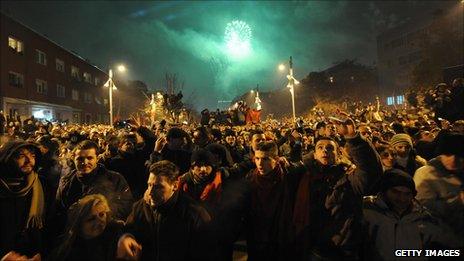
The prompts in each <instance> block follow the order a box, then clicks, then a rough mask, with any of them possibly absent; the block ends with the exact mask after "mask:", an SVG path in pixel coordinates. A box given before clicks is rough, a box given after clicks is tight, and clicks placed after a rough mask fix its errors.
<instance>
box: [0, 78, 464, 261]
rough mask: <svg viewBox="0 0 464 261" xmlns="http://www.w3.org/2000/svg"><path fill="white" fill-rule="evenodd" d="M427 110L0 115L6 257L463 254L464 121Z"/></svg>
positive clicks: (1, 253)
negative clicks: (152, 116) (88, 121)
mask: <svg viewBox="0 0 464 261" xmlns="http://www.w3.org/2000/svg"><path fill="white" fill-rule="evenodd" d="M461 87H462V86H461ZM461 104H464V101H463V102H462V103H461ZM419 107H420V106H416V107H415V108H413V109H400V108H397V109H396V110H387V109H384V108H381V106H380V105H379V104H378V105H373V106H370V107H369V106H368V107H367V108H365V110H363V109H356V110H353V111H351V112H350V111H344V110H343V108H342V107H340V108H339V109H337V110H335V111H331V112H329V111H324V110H323V109H320V108H319V109H316V110H313V111H312V113H310V114H308V115H307V116H305V117H302V118H300V119H298V120H297V121H296V122H293V121H292V120H289V119H283V120H275V119H268V120H266V121H262V122H260V123H258V124H247V125H242V126H230V125H224V124H218V123H216V124H215V123H212V124H211V122H204V124H201V123H200V124H195V123H191V124H169V123H166V122H165V121H162V122H160V123H157V124H154V125H153V126H143V125H142V124H140V121H138V120H135V119H133V120H132V121H128V123H127V124H126V125H125V126H118V127H113V126H108V125H78V124H52V123H42V122H40V121H38V120H36V119H33V118H31V119H28V120H26V121H23V122H21V121H16V120H15V119H14V117H13V119H12V120H11V121H9V120H7V121H3V122H1V123H2V126H1V127H2V129H1V131H2V132H3V135H2V137H1V141H0V142H1V145H0V257H3V258H2V260H30V259H32V260H40V259H43V260H232V259H233V253H234V251H235V250H236V245H235V242H236V241H237V240H245V241H246V253H247V256H248V260H394V259H395V258H397V257H396V256H395V253H396V252H395V251H396V250H398V249H406V250H408V249H409V250H411V249H417V250H424V249H428V250H453V251H454V252H453V253H458V254H459V253H461V256H462V251H461V250H462V248H463V242H464V240H463V239H464V218H463V217H464V185H463V184H464V119H463V118H460V119H454V120H447V119H442V118H441V117H440V119H438V118H437V117H436V115H435V114H434V113H435V111H434V110H433V109H430V110H424V108H419ZM461 113H462V111H461ZM453 115H457V113H455V114H453ZM461 115H462V114H461ZM456 251H457V252H456ZM459 251H461V252H459ZM422 258H423V259H425V257H422Z"/></svg>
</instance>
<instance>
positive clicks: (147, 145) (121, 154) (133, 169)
mask: <svg viewBox="0 0 464 261" xmlns="http://www.w3.org/2000/svg"><path fill="white" fill-rule="evenodd" d="M137 134H139V137H141V138H142V139H143V143H142V145H141V146H139V145H140V144H141V143H140V142H137ZM137 134H135V133H124V134H122V135H121V136H120V137H119V148H118V155H117V156H116V157H114V158H112V159H110V160H109V161H108V165H107V168H108V169H109V170H113V171H116V172H118V173H121V175H123V176H124V178H125V179H126V180H127V183H128V184H129V187H130V188H131V191H132V194H133V195H134V198H135V199H139V198H141V197H142V195H143V192H144V191H145V189H146V180H147V170H146V167H145V161H146V160H147V159H148V158H149V157H150V153H151V152H152V151H153V147H154V141H155V137H154V135H153V134H152V133H151V131H150V130H149V129H147V128H146V127H139V128H138V129H137Z"/></svg>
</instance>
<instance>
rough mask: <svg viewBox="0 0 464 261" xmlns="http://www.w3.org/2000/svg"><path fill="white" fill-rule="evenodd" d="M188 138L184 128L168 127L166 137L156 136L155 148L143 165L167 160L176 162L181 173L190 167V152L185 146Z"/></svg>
mask: <svg viewBox="0 0 464 261" xmlns="http://www.w3.org/2000/svg"><path fill="white" fill-rule="evenodd" d="M189 140H190V136H189V135H188V133H186V132H185V131H184V130H182V129H180V128H176V127H173V128H171V129H169V131H168V133H167V134H166V137H164V136H161V137H158V139H157V140H156V143H155V149H154V151H153V153H152V154H151V155H150V160H148V161H147V162H146V163H145V165H146V166H147V167H149V166H150V165H151V164H153V163H155V162H158V161H161V160H169V161H170V162H172V163H174V164H176V166H177V167H178V168H179V169H180V171H181V173H184V172H186V171H188V169H189V168H190V156H191V152H190V151H189V150H187V149H186V148H185V146H186V145H187V144H188V142H189Z"/></svg>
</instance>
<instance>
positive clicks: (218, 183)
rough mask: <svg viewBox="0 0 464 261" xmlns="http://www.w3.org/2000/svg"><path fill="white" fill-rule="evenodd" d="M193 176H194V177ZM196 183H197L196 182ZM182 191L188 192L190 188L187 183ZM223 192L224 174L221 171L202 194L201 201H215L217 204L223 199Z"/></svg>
mask: <svg viewBox="0 0 464 261" xmlns="http://www.w3.org/2000/svg"><path fill="white" fill-rule="evenodd" d="M192 176H193V175H192ZM194 183H195V182H194ZM182 190H183V191H184V192H188V190H189V187H188V184H187V182H185V183H184V184H183V185H182ZM221 192H222V174H221V171H216V174H215V176H214V179H213V181H211V182H210V183H208V184H207V185H206V186H205V188H204V189H203V191H202V192H201V194H200V200H201V201H210V200H214V201H216V202H218V201H219V199H220V198H221Z"/></svg>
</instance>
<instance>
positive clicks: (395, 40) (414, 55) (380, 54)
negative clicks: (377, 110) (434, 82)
mask: <svg viewBox="0 0 464 261" xmlns="http://www.w3.org/2000/svg"><path fill="white" fill-rule="evenodd" d="M463 6H464V5H463V4H462V3H458V2H456V3H452V5H450V6H449V8H447V9H446V10H441V9H438V10H434V11H433V12H430V13H426V14H423V15H422V16H421V18H420V19H418V20H413V21H409V22H407V23H405V24H402V25H400V26H397V27H395V28H392V29H389V30H387V31H385V32H383V33H382V34H380V35H378V36H377V70H378V78H379V87H380V89H379V90H380V91H381V93H382V94H383V95H387V96H390V95H393V96H396V95H401V94H403V93H404V92H405V90H406V89H407V88H409V87H412V85H413V69H414V68H415V67H417V65H418V64H419V63H420V62H421V61H424V59H430V58H431V53H430V50H428V49H427V50H426V49H424V42H440V41H442V42H450V43H451V41H450V38H454V39H462V37H463V32H464V30H463V22H462V21H463ZM444 27H446V28H444ZM450 27H451V28H450ZM444 31H446V32H449V35H447V36H443V32H444ZM440 38H443V39H440ZM457 42H458V43H457V45H459V44H461V46H453V47H454V48H461V51H460V52H457V53H458V54H459V55H457V56H460V57H448V56H450V55H449V54H448V53H447V51H448V50H446V49H445V48H442V49H443V50H441V49H435V52H437V51H436V50H438V51H439V52H440V55H442V56H443V57H444V58H443V59H440V61H436V60H432V62H434V63H435V62H440V66H442V68H438V69H437V71H436V73H438V74H441V73H442V72H441V71H442V70H443V69H444V68H447V67H453V66H456V65H460V64H462V42H461V43H459V41H457ZM452 43H454V42H452ZM441 80H444V79H441ZM422 87H426V86H422Z"/></svg>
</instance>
